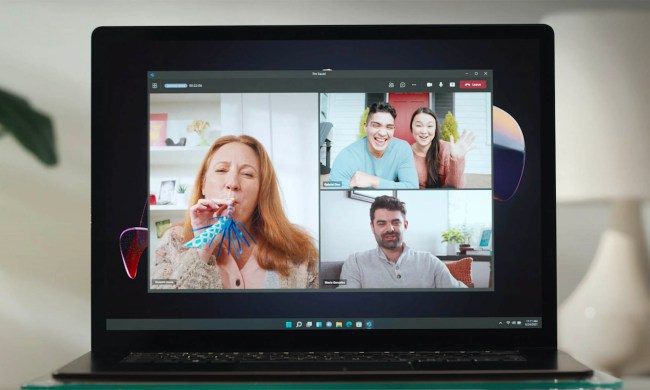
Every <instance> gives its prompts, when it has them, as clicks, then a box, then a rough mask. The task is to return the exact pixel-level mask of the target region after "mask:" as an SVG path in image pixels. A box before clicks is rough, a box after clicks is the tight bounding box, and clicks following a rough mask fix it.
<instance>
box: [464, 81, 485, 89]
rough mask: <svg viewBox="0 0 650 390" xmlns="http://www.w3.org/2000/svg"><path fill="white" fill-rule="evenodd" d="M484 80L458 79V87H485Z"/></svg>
mask: <svg viewBox="0 0 650 390" xmlns="http://www.w3.org/2000/svg"><path fill="white" fill-rule="evenodd" d="M485 88H486V82H485V80H460V89H485Z"/></svg>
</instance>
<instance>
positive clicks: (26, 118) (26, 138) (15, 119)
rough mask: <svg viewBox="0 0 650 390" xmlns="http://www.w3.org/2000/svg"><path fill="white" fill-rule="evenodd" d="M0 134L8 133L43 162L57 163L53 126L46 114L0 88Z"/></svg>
mask: <svg viewBox="0 0 650 390" xmlns="http://www.w3.org/2000/svg"><path fill="white" fill-rule="evenodd" d="M0 127H2V129H1V130H0V134H2V133H3V132H4V133H10V134H13V136H14V137H16V139H17V140H18V142H20V143H21V144H22V145H23V146H24V147H25V148H26V149H27V150H29V151H30V152H32V153H33V154H34V155H35V156H36V157H37V158H38V159H39V160H40V161H41V162H42V163H43V164H45V165H55V164H56V163H57V156H56V149H55V140H54V127H53V126H52V121H51V120H50V118H49V117H47V116H46V115H44V114H42V113H40V112H38V111H35V110H34V109H32V108H31V106H30V105H29V103H28V102H27V101H26V100H24V99H22V98H20V97H18V96H16V95H12V94H10V93H8V92H6V91H3V90H1V89H0Z"/></svg>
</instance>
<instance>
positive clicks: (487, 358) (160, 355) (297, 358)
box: [122, 351, 526, 364]
mask: <svg viewBox="0 0 650 390" xmlns="http://www.w3.org/2000/svg"><path fill="white" fill-rule="evenodd" d="M525 361H526V359H525V358H524V357H523V356H521V354H519V352H518V351H432V352H157V353H146V352H134V353H131V354H129V355H128V356H126V357H125V358H124V359H123V360H122V363H140V364H152V363H153V364H158V363H162V364H169V363H188V364H211V363H212V364H219V363H249V362H259V363H265V362H291V363H303V362H321V363H322V362H350V363H352V362H368V363H371V362H405V363H474V362H525Z"/></svg>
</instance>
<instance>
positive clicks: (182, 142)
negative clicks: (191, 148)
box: [165, 137, 187, 146]
mask: <svg viewBox="0 0 650 390" xmlns="http://www.w3.org/2000/svg"><path fill="white" fill-rule="evenodd" d="M186 142H187V138H185V137H181V138H180V139H179V140H178V143H174V140H173V139H171V138H167V139H166V140H165V145H167V146H185V143H186Z"/></svg>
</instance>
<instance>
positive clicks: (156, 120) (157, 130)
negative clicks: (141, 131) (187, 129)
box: [149, 112, 168, 146]
mask: <svg viewBox="0 0 650 390" xmlns="http://www.w3.org/2000/svg"><path fill="white" fill-rule="evenodd" d="M167 116H168V115H167V113H166V112H163V113H156V114H149V146H165V138H167Z"/></svg>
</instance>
